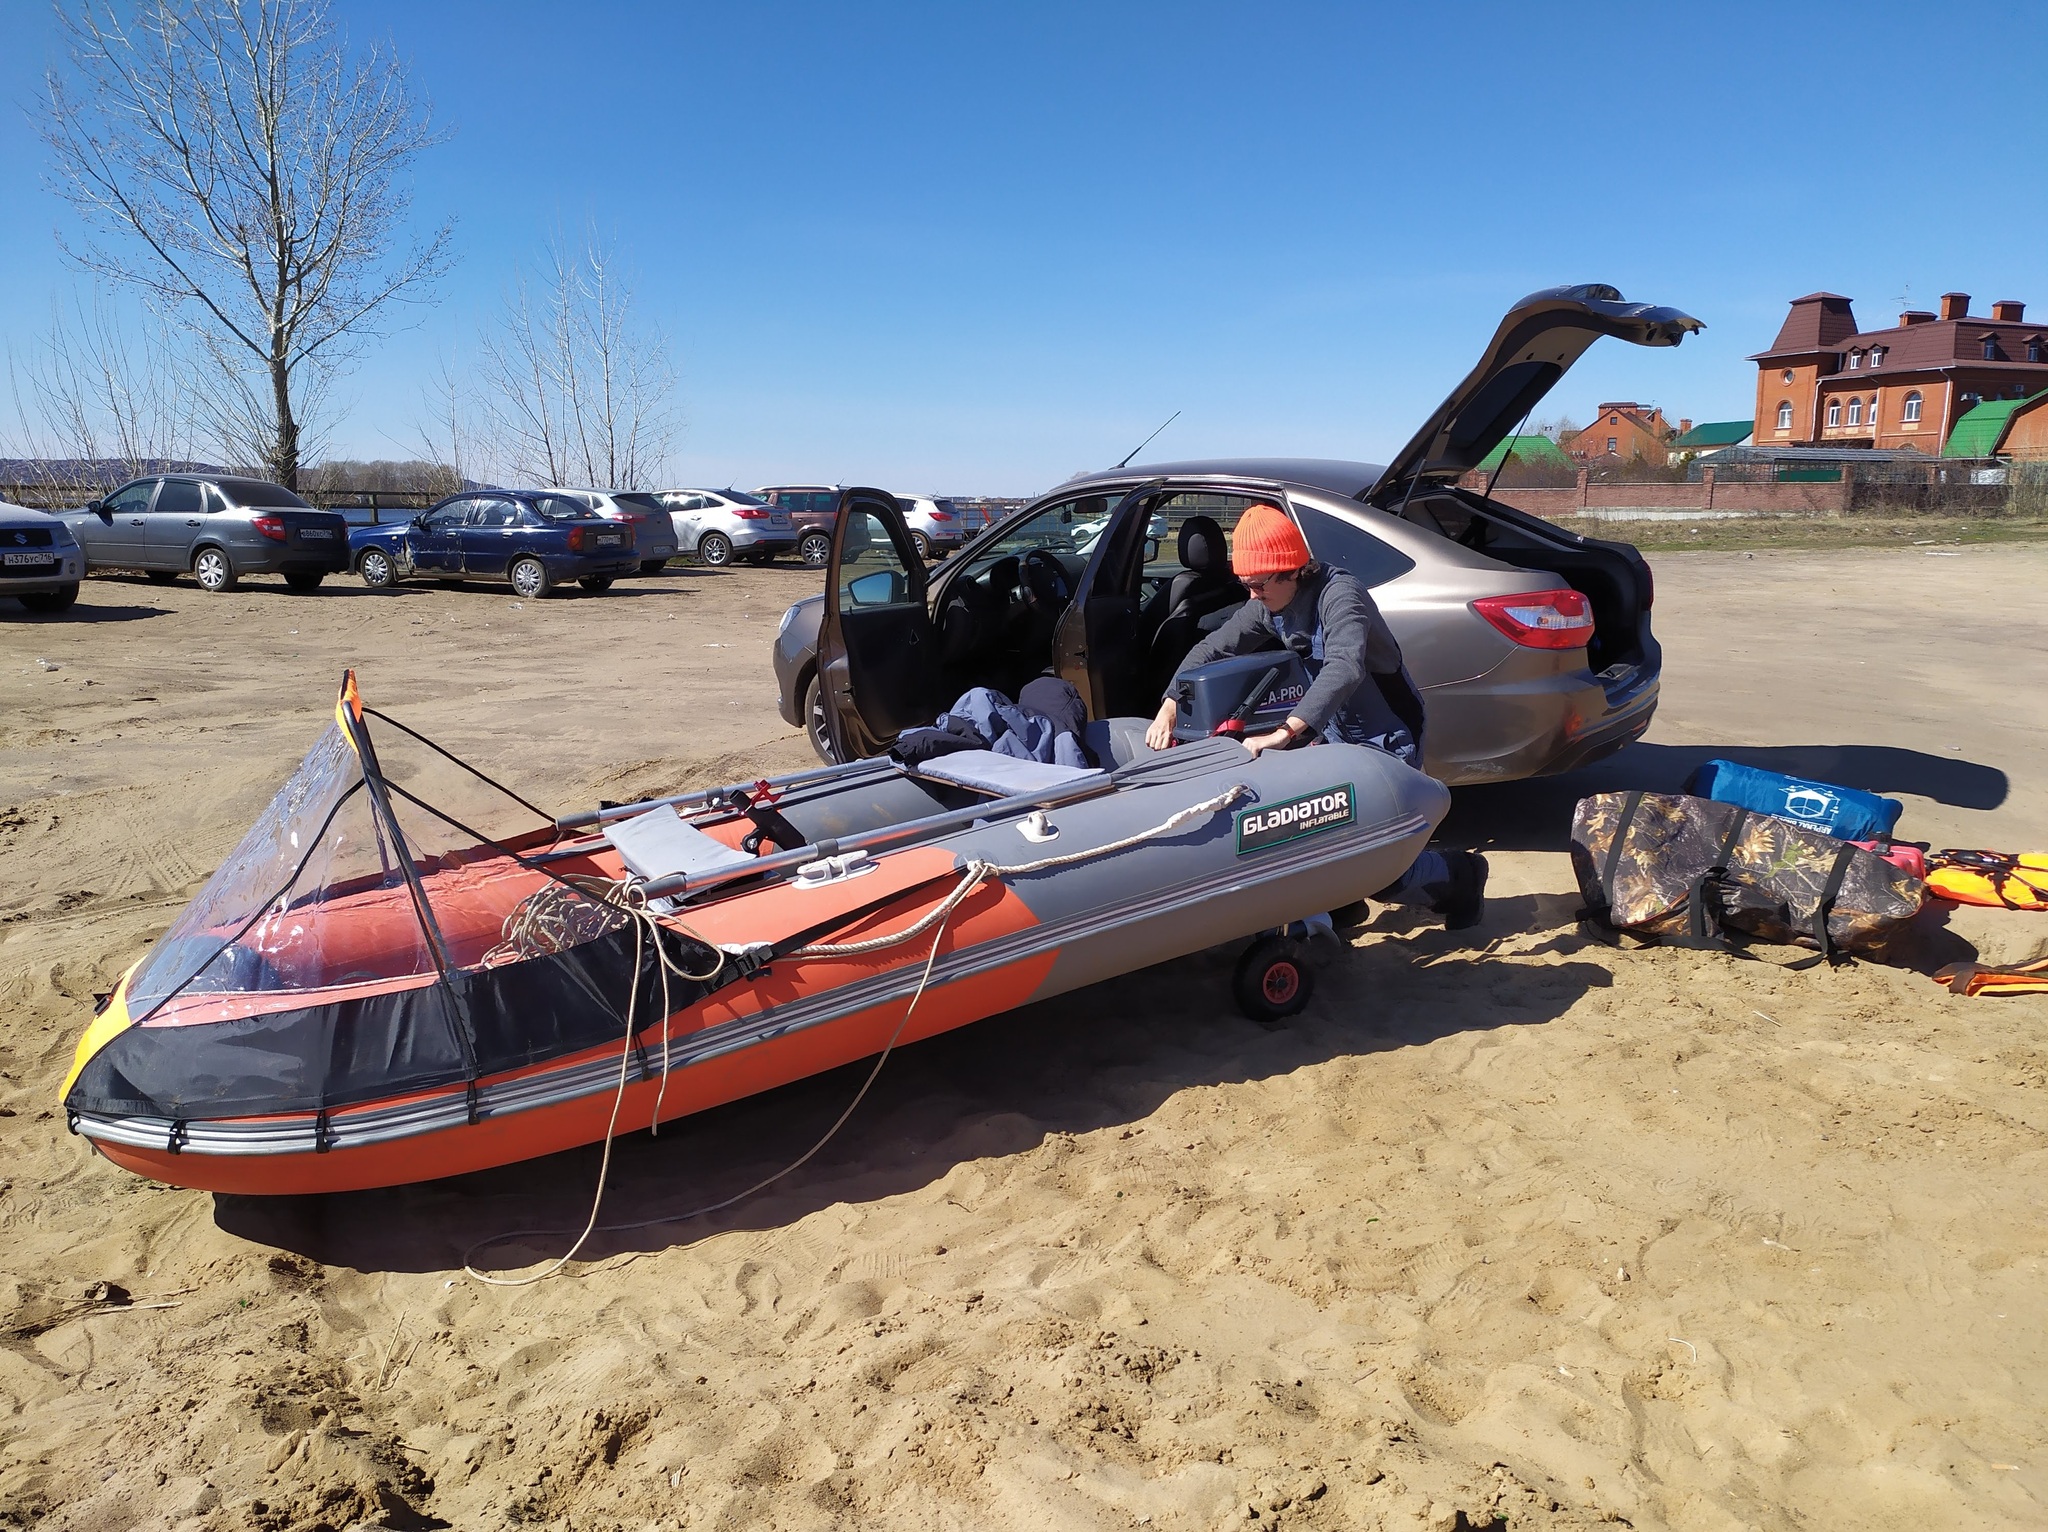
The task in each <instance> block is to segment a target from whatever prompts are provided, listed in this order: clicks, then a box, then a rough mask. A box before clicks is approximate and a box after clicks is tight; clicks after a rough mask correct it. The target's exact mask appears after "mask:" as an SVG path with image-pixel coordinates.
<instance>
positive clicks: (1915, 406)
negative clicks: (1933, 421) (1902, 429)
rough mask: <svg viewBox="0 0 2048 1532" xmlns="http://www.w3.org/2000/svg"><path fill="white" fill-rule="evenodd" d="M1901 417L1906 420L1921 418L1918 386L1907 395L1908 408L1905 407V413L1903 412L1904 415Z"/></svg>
mask: <svg viewBox="0 0 2048 1532" xmlns="http://www.w3.org/2000/svg"><path fill="white" fill-rule="evenodd" d="M1900 418H1901V419H1904V420H1909V421H1913V420H1918V419H1919V418H1920V390H1919V389H1917V388H1916V389H1914V390H1913V392H1911V393H1910V394H1908V395H1906V408H1905V412H1904V414H1903V415H1902V416H1901V417H1900Z"/></svg>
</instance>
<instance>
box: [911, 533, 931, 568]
mask: <svg viewBox="0 0 2048 1532" xmlns="http://www.w3.org/2000/svg"><path fill="white" fill-rule="evenodd" d="M910 546H911V547H913V548H915V549H916V550H917V556H918V557H919V558H921V559H923V560H924V561H925V562H926V563H927V564H929V563H930V562H931V561H932V540H931V539H930V538H929V537H926V536H925V535H924V533H922V532H913V533H911V534H910Z"/></svg>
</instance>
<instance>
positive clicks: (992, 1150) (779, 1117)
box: [214, 911, 1612, 1271]
mask: <svg viewBox="0 0 2048 1532" xmlns="http://www.w3.org/2000/svg"><path fill="white" fill-rule="evenodd" d="M1519 913H1520V912H1518V914H1519ZM1529 913H1530V914H1531V915H1534V914H1535V913H1536V912H1534V911H1531V912H1529ZM1236 955H1237V952H1236V949H1235V948H1227V949H1224V948H1219V949H1215V950H1212V951H1210V952H1205V953H1200V954H1197V955H1195V956H1194V957H1191V958H1187V959H1184V960H1182V961H1180V962H1178V963H1172V964H1165V965H1162V966H1160V967H1157V968H1153V969H1148V970H1146V971H1143V972H1140V973H1135V974H1128V975H1125V976H1124V977H1122V978H1120V979H1116V980H1113V981H1111V982H1109V983H1106V984H1102V985H1098V986H1096V987H1094V988H1091V989H1088V990H1085V991H1083V992H1081V993H1080V994H1078V995H1074V996H1070V997H1066V998H1063V999H1058V1000H1053V1001H1047V1002H1042V1003H1040V1004H1037V1005H1033V1006H1028V1007H1026V1008H1024V1009H1023V1010H1019V1011H1012V1012H1009V1013H1006V1014H1003V1015H999V1016H994V1017H990V1018H989V1019H988V1020H986V1021H981V1022H977V1023H975V1024H974V1025H972V1026H969V1027H964V1028H961V1029H959V1030H957V1031H954V1032H950V1033H947V1034H945V1035H944V1036H941V1037H936V1038H932V1039H930V1040H929V1041H926V1042H921V1043H918V1044H915V1045H913V1046H911V1047H908V1048H904V1049H902V1050H900V1051H899V1052H897V1053H896V1054H895V1055H893V1056H892V1057H891V1058H890V1059H889V1060H888V1062H887V1064H886V1065H885V1066H884V1068H883V1070H882V1073H881V1075H880V1077H879V1078H878V1079H877V1080H876V1082H875V1085H874V1088H873V1089H872V1090H871V1091H870V1092H869V1094H868V1096H867V1098H866V1099H865V1100H864V1101H862V1102H861V1104H860V1107H859V1109H858V1110H857V1111H856V1112H855V1113H854V1114H853V1116H852V1117H851V1119H849V1120H848V1122H847V1124H846V1126H845V1127H844V1128H843V1129H841V1130H840V1132H839V1133H838V1135H837V1136H836V1137H835V1138H833V1139H832V1141H831V1142H830V1143H828V1144H827V1145H826V1146H825V1147H824V1148H823V1149H822V1150H821V1151H820V1152H819V1153H818V1155H817V1157H816V1158H815V1159H813V1160H811V1161H810V1162H809V1163H808V1164H806V1165H805V1166H804V1167H803V1168H802V1169H801V1170H798V1171H796V1172H795V1173H794V1174H792V1175H790V1176H789V1177H788V1178H787V1179H786V1180H784V1181H782V1182H778V1183H777V1184H776V1185H774V1186H772V1187H771V1188H769V1189H768V1190H767V1191H765V1192H763V1193H761V1194H760V1195H759V1196H756V1197H754V1198H752V1199H750V1200H748V1201H746V1202H743V1203H741V1204H740V1205H739V1206H737V1207H735V1208H733V1209H731V1210H730V1211H728V1212H725V1213H720V1214H716V1215H713V1216H710V1217H706V1218H700V1219H693V1220H690V1221H687V1222H675V1223H668V1224H664V1225H661V1226H658V1227H654V1228H649V1229H642V1230H637V1231H632V1232H624V1233H618V1234H601V1235H598V1236H595V1237H593V1239H592V1240H591V1242H590V1243H589V1244H588V1245H586V1246H585V1247H584V1250H583V1252H582V1255H581V1256H580V1257H579V1260H595V1259H602V1258H603V1257H605V1256H609V1255H617V1254H619V1253H621V1252H624V1251H653V1250H661V1249H667V1248H670V1247H672V1246H678V1245H686V1244H690V1243H694V1242H695V1241H697V1240H700V1239H703V1238H705V1237H706V1236H708V1235H711V1234H715V1233H722V1232H725V1231H727V1230H732V1229H762V1228H778V1227H782V1226H784V1225H787V1224H789V1223H792V1222H794V1221H796V1220H798V1219H801V1218H803V1217H805V1216H806V1215H808V1214H811V1213H814V1212H817V1211H818V1210H820V1209H822V1208H826V1207H830V1206H832V1205H833V1204H835V1203H840V1202H865V1201H871V1200H874V1199H879V1198H884V1197H890V1196H897V1195H901V1194H903V1193H906V1192H912V1191H915V1190H917V1189H918V1188H920V1187H924V1186H928V1185H930V1184H931V1183H932V1182H934V1181H937V1180H940V1179H942V1178H943V1177H944V1176H946V1174H947V1173H948V1172H949V1171H951V1170H952V1169H953V1168H954V1167H955V1166H958V1165H960V1164H963V1163H965V1162H968V1161H971V1160H978V1159H986V1158H990V1157H999V1156H1005V1157H1006V1156H1014V1155H1017V1154H1020V1153H1023V1152H1025V1151H1028V1150H1030V1149H1032V1148H1034V1147H1036V1146H1037V1145H1038V1144H1040V1143H1041V1142H1043V1141H1044V1140H1045V1139H1046V1138H1047V1137H1048V1136H1049V1135H1052V1134H1055V1133H1086V1132H1091V1131H1094V1130H1096V1129H1100V1128H1105V1127H1114V1126H1116V1125H1117V1124H1120V1123H1134V1122H1141V1121H1143V1120H1144V1119H1145V1118H1147V1117H1148V1116H1150V1115H1151V1114H1152V1113H1153V1112H1154V1111H1155V1110H1156V1109H1157V1108H1158V1107H1159V1106H1160V1104H1161V1103H1162V1102H1164V1101H1166V1100H1167V1099H1168V1098H1169V1097H1171V1096H1173V1095H1175V1094H1177V1093H1179V1092H1181V1091H1184V1090H1188V1089H1191V1088H1199V1087H1201V1086H1206V1085H1223V1084H1229V1083H1235V1082H1241V1081H1247V1080H1262V1079H1273V1078H1277V1077H1279V1076H1283V1075H1286V1074H1289V1073H1291V1072H1293V1071H1295V1070H1298V1069H1302V1068H1305V1067H1310V1066H1314V1065H1317V1064H1322V1063H1325V1062H1327V1061H1330V1060H1332V1059H1336V1058H1340V1057H1343V1056H1346V1055H1364V1054H1370V1053H1374V1052H1378V1051H1382V1050H1390V1049H1395V1048H1404V1047H1409V1046H1412V1045H1415V1044H1418V1043H1425V1042H1428V1041H1430V1040H1431V1039H1433V1038H1435V1037H1437V1036H1441V1035H1448V1034H1451V1033H1455V1032H1466V1031H1477V1030H1486V1029H1491V1028H1495V1027H1503V1026H1533V1025H1539V1024H1541V1023H1544V1022H1547V1021H1550V1020H1553V1019H1554V1018H1556V1017H1557V1016H1560V1015H1562V1014H1563V1013H1564V1012H1565V1011H1566V1010H1568V1009H1569V1008H1570V1007H1571V1006H1572V1005H1573V1003H1575V1002H1576V1001H1577V1000H1578V999H1579V998H1580V997H1581V996H1582V995H1584V994H1585V993H1586V992H1587V991H1588V990H1590V989H1595V988H1604V987H1606V986H1607V985H1609V984H1610V983H1611V982H1612V979H1611V976H1610V974H1609V973H1608V971H1607V969H1606V968H1605V967H1603V966H1601V965H1599V964H1596V963H1577V962H1565V963H1560V964H1554V965H1544V966H1537V965H1519V964H1516V965H1511V964H1496V963H1488V962H1486V961H1484V959H1483V957H1482V955H1481V953H1480V952H1479V951H1478V950H1477V949H1476V948H1474V947H1471V946H1467V945H1464V944H1463V943H1462V942H1461V940H1460V938H1459V937H1456V936H1451V935H1448V934H1446V933H1445V932H1443V931H1442V930H1441V929H1431V930H1428V931H1418V932H1416V933H1415V934H1414V936H1413V938H1412V939H1411V940H1408V941H1403V942H1385V941H1382V942H1376V943H1372V944H1370V945H1367V946H1363V947H1359V948H1355V949H1349V950H1346V951H1343V952H1340V953H1338V954H1336V955H1335V957H1334V958H1333V959H1331V960H1330V961H1329V962H1328V963H1327V964H1326V965H1325V966H1324V969H1323V992H1322V994H1321V995H1319V996H1318V998H1317V999H1316V1000H1315V1001H1313V1002H1312V1003H1311V1005H1310V1007H1309V1009H1308V1011H1307V1012H1305V1013H1304V1014H1303V1015H1302V1016H1300V1017H1298V1018H1296V1019H1295V1020H1294V1022H1293V1023H1291V1024H1289V1025H1287V1026H1285V1027H1281V1028H1277V1029H1273V1030H1268V1029H1266V1028H1264V1027H1261V1026H1259V1025H1257V1024H1256V1023H1253V1022H1250V1021H1247V1020H1244V1019H1243V1018H1242V1017H1240V1016H1239V1015H1238V1014H1237V1013H1236V1011H1235V1010H1234V1009H1233V1008H1232V1005H1231V1002H1230V998H1229V986H1230V974H1231V968H1232V964H1233V963H1234V961H1235V959H1236ZM1411 997H1412V1003H1411ZM869 1067H870V1065H869V1064H867V1063H861V1064H855V1065H851V1066H848V1067H846V1068H844V1069H838V1070H834V1071H832V1072H831V1073H828V1074H824V1075H819V1076H816V1077H814V1078H812V1079H809V1080H802V1081H799V1082H797V1083H795V1084H793V1085H789V1086H785V1087H783V1088H781V1089H779V1090H774V1091H770V1092H767V1093H765V1094H763V1095H760V1096H755V1097H751V1098H749V1099H747V1100H744V1101H739V1102H735V1103H734V1104H732V1105H730V1106H726V1107H722V1108H719V1109H718V1110H716V1111H712V1112H706V1113H702V1114H699V1115H697V1116H695V1117H691V1118H686V1119H684V1120H682V1121H680V1122H675V1123H671V1124H669V1125H668V1126H666V1127H664V1128H663V1130H662V1132H661V1135H660V1137H658V1138H656V1137H651V1136H650V1135H649V1134H648V1133H647V1131H646V1129H645V1127H644V1126H642V1127H639V1128H637V1129H635V1130H633V1131H629V1132H625V1133H622V1135H621V1136H620V1138H619V1139H618V1141H617V1143H616V1144H615V1146H614V1148H613V1151H612V1168H611V1176H610V1183H609V1186H608V1188H607V1191H606V1194H605V1204H604V1215H603V1221H604V1222H606V1223H625V1222H636V1221H640V1220H645V1219H651V1218H661V1217H664V1216H672V1215H675V1214H680V1213H687V1212H688V1211H690V1210H691V1209H693V1208H698V1207H703V1206H706V1205H708V1204H711V1203H714V1202H717V1201H719V1200H721V1199H723V1198H724V1197H727V1196H730V1195H732V1194H733V1193H735V1192H738V1191H740V1190H741V1189H743V1188H745V1187H747V1186H750V1185H752V1184H753V1183H754V1182H756V1181H758V1180H760V1179H761V1178H762V1177H763V1176H766V1175H768V1174H770V1173H772V1172H773V1171H775V1170H776V1169H778V1168H779V1167H781V1166H783V1165H787V1164H789V1163H790V1162H792V1161H794V1160H795V1159H796V1158H797V1157H798V1156H799V1155H801V1154H802V1153H803V1152H804V1151H805V1150H806V1149H808V1148H809V1147H810V1146H811V1144H812V1143H813V1142H814V1141H815V1140H816V1139H817V1137H818V1135H820V1134H821V1133H823V1132H824V1131H825V1129H826V1128H827V1127H828V1126H829V1125H830V1124H831V1123H832V1121H833V1119H834V1118H836V1117H837V1116H838V1115H839V1113H840V1112H841V1111H842V1110H844V1108H845V1106H846V1104H847V1102H848V1101H849V1100H851V1099H852V1098H853V1096H854V1093H855V1092H856V1091H858V1090H859V1088H860V1083H861V1081H862V1080H863V1079H864V1078H865V1077H866V1074H867V1071H868V1069H869ZM598 1159H599V1150H598V1149H597V1148H596V1147H595V1146H593V1147H590V1148H586V1149H579V1150H572V1151H570V1152H567V1153H564V1154H558V1155H554V1156H551V1157H549V1158H547V1159H542V1160H534V1161H530V1162H527V1163H525V1164H519V1165H511V1166H506V1167H504V1168H502V1169H498V1170H491V1171H482V1172H478V1173H476V1174H473V1175H466V1176H459V1177H453V1178H450V1179H448V1180H444V1181H438V1182H430V1183H427V1184H424V1185H419V1186H410V1187H398V1188H393V1189H391V1190H386V1191H374V1192H353V1193H343V1194H335V1195H329V1196H324V1197H301V1198H255V1197H239V1196H226V1195H220V1196H216V1197H215V1199H214V1220H215V1222H216V1223H217V1224H218V1225H219V1227H220V1228H221V1229H223V1230H225V1231H227V1232H228V1233H231V1234H234V1235H237V1236H239V1237H241V1238H244V1239H248V1240H251V1241H254V1242H256V1243H259V1244H264V1245H271V1246H277V1247H281V1248H283V1249H287V1250H292V1251H296V1252H298V1253H300V1254H302V1255H306V1256H310V1257H311V1258H313V1259H315V1260H318V1261H320V1262H322V1263H325V1264H330V1265H337V1266H344V1267H350V1268H354V1269H356V1270H360V1271H446V1270H451V1269H455V1268H457V1267H459V1266H460V1264H461V1262H462V1259H463V1255H464V1252H465V1251H466V1250H467V1249H469V1247H471V1246H472V1245H474V1244H475V1243H476V1242H478V1241H480V1240H485V1239H489V1238H491V1237H492V1236H493V1235H496V1234H500V1233H502V1232H504V1231H507V1230H513V1229H533V1228H548V1229H555V1228H560V1229H568V1230H570V1231H572V1234H573V1231H574V1230H576V1229H580V1228H581V1227H582V1225H583V1222H584V1220H585V1219H586V1218H587V1217H588V1216H589V1212H590V1198H591V1192H592V1190H593V1188H594V1186H595V1184H596V1178H597V1169H598ZM570 1242H571V1236H568V1235H565V1236H560V1237H551V1238H538V1237H536V1238H531V1239H524V1240H518V1241H511V1242H507V1243H503V1244H495V1245H493V1246H491V1247H490V1248H489V1249H487V1250H485V1251H483V1252H480V1254H479V1259H480V1261H481V1262H482V1263H483V1264H484V1265H486V1266H489V1267H511V1266H518V1265H521V1264H524V1263H528V1262H532V1261H536V1260H541V1259H546V1258H552V1257H553V1256H555V1255H558V1254H560V1253H561V1252H562V1251H563V1250H565V1249H567V1248H568V1246H569V1244H570Z"/></svg>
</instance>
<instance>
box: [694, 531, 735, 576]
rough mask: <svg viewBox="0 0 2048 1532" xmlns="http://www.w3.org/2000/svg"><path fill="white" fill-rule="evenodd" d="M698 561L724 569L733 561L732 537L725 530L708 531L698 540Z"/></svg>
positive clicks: (714, 567)
mask: <svg viewBox="0 0 2048 1532" xmlns="http://www.w3.org/2000/svg"><path fill="white" fill-rule="evenodd" d="M697 562H698V563H700V564H708V565H709V566H710V567H711V568H713V569H723V568H725V566H726V565H728V564H730V563H731V562H732V539H731V538H729V537H727V536H726V535H725V534H724V533H723V532H706V533H705V534H704V535H703V536H702V537H701V538H699V539H698V540H697Z"/></svg>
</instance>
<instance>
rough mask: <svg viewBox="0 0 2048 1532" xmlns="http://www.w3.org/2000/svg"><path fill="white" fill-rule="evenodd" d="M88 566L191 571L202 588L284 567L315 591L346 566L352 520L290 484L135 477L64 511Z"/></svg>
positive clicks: (171, 574) (166, 576) (161, 576)
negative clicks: (304, 496) (290, 487)
mask: <svg viewBox="0 0 2048 1532" xmlns="http://www.w3.org/2000/svg"><path fill="white" fill-rule="evenodd" d="M59 514H60V515H61V517H62V518H63V521H64V524H65V525H66V526H68V527H69V528H70V529H71V535H72V536H73V537H75V538H76V539H77V540H78V545H79V547H81V548H83V549H84V550H85V565H86V568H87V570H94V569H140V570H142V571H144V572H145V573H146V574H148V576H149V577H150V578H151V579H152V580H158V581H165V582H168V581H171V580H175V579H177V578H178V576H179V575H181V574H184V573H185V572H186V571H187V570H190V571H191V573H192V577H193V578H194V579H196V580H197V581H198V582H199V587H200V589H201V590H206V591H214V592H219V591H224V590H232V589H233V588H234V586H235V584H236V582H237V581H239V580H240V579H241V578H242V577H243V576H244V575H252V574H281V575H283V576H284V582H285V584H287V585H289V586H290V587H291V588H292V589H293V590H296V591H310V590H317V589H319V587H320V582H321V581H322V580H323V579H325V578H326V577H327V576H328V575H331V574H339V573H340V572H341V571H343V570H344V569H346V568H348V564H349V559H348V524H347V523H346V522H345V521H344V520H343V519H342V518H341V517H340V516H339V515H337V514H336V513H335V512H333V511H316V510H314V509H313V507H312V506H310V505H308V504H307V503H306V502H305V501H303V500H301V499H300V498H299V497H298V496H297V495H295V494H293V493H292V492H291V491H290V490H288V489H286V488H285V487H284V486H283V485H282V484H272V483H269V482H268V481H267V480H263V479H245V478H240V477H238V476H235V475H232V474H185V473H179V474H167V475H165V476H164V477H162V478H153V479H134V480H131V481H130V482H129V483H126V484H124V485H122V486H121V487H120V488H119V489H117V490H115V491H114V492H113V493H112V494H110V495H107V496H104V497H103V498H101V499H98V500H93V501H90V502H88V503H87V504H86V505H85V506H84V507H82V508H81V509H79V510H75V511H63V512H60V513H59Z"/></svg>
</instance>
